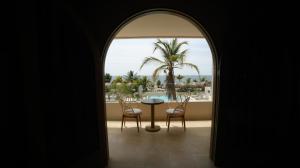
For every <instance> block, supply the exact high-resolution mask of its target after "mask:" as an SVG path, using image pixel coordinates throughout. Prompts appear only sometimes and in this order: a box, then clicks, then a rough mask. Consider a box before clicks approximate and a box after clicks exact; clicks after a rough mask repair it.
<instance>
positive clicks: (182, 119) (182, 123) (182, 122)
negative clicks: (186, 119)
mask: <svg viewBox="0 0 300 168" xmlns="http://www.w3.org/2000/svg"><path fill="white" fill-rule="evenodd" d="M181 125H182V126H183V118H181Z"/></svg>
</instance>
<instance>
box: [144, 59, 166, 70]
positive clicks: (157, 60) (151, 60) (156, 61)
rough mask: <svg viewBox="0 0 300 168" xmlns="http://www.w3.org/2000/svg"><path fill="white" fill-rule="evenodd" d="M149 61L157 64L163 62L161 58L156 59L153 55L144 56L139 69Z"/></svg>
mask: <svg viewBox="0 0 300 168" xmlns="http://www.w3.org/2000/svg"><path fill="white" fill-rule="evenodd" d="M150 62H153V63H159V64H165V62H164V61H162V60H160V59H158V58H155V57H146V58H145V59H144V61H143V63H142V65H141V67H140V70H141V69H142V68H143V66H144V65H145V64H148V63H150Z"/></svg>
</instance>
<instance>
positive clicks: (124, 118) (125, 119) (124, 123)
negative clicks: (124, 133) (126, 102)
mask: <svg viewBox="0 0 300 168" xmlns="http://www.w3.org/2000/svg"><path fill="white" fill-rule="evenodd" d="M125 122H126V117H124V127H125Z"/></svg>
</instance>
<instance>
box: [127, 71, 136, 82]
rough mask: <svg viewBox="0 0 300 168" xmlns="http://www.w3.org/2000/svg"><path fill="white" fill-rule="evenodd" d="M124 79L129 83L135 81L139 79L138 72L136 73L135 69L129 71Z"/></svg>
mask: <svg viewBox="0 0 300 168" xmlns="http://www.w3.org/2000/svg"><path fill="white" fill-rule="evenodd" d="M124 79H125V81H126V82H128V83H133V82H134V81H135V80H137V79H138V76H137V74H136V73H134V71H132V70H130V71H129V72H127V75H125V76H124Z"/></svg>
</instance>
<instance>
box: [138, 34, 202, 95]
mask: <svg viewBox="0 0 300 168" xmlns="http://www.w3.org/2000/svg"><path fill="white" fill-rule="evenodd" d="M187 44H188V42H186V41H184V42H180V43H178V41H177V38H174V39H173V40H172V41H171V42H169V43H168V42H167V41H161V40H160V39H158V40H157V42H155V43H154V47H155V48H154V51H153V52H155V51H156V50H157V49H158V50H160V51H161V53H162V55H161V57H162V59H159V58H156V57H153V56H150V57H146V58H145V59H144V61H143V63H142V65H141V67H140V69H142V68H143V66H144V65H146V64H148V63H158V64H159V66H158V67H157V68H156V69H155V70H154V71H153V74H152V77H153V78H154V79H156V78H157V75H158V74H159V73H160V72H161V71H163V72H164V73H166V74H167V77H166V81H167V85H166V88H167V95H168V97H169V98H172V99H173V100H176V91H175V84H174V69H176V68H180V69H181V68H182V67H184V66H188V67H191V68H194V69H195V70H196V71H197V72H198V74H199V75H200V73H199V69H198V67H197V66H196V65H194V64H192V63H187V62H185V59H186V57H187V55H186V53H187V49H185V50H181V47H182V46H183V45H187Z"/></svg>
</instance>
